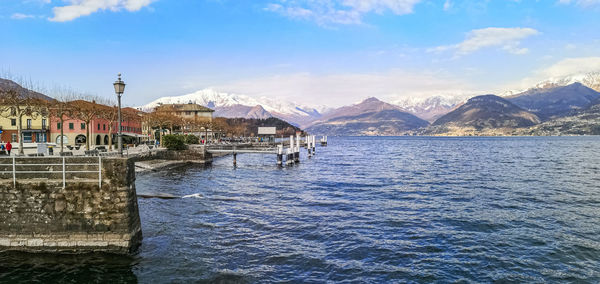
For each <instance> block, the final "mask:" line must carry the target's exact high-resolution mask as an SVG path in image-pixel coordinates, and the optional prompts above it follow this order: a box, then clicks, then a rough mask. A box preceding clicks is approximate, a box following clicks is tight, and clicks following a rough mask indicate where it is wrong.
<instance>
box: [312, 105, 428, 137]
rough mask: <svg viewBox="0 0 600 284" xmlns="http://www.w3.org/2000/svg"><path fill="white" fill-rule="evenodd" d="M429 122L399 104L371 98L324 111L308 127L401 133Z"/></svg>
mask: <svg viewBox="0 0 600 284" xmlns="http://www.w3.org/2000/svg"><path fill="white" fill-rule="evenodd" d="M428 124H429V123H428V122H427V121H425V120H422V119H420V118H418V117H416V116H414V115H412V114H410V113H407V112H405V111H403V110H402V109H400V108H399V107H397V106H394V105H391V104H388V103H385V102H382V101H380V100H378V99H376V98H369V99H366V100H364V101H363V102H361V103H359V104H355V105H351V106H346V107H341V108H339V109H336V110H334V111H331V112H329V113H327V114H325V115H324V116H323V118H321V119H319V120H318V121H315V122H313V123H312V124H311V125H310V126H308V127H307V129H306V130H307V131H308V132H310V133H315V134H322V135H402V134H404V133H405V132H406V131H409V130H414V129H417V128H420V127H425V126H427V125H428Z"/></svg>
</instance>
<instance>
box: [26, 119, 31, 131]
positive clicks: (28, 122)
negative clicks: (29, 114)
mask: <svg viewBox="0 0 600 284" xmlns="http://www.w3.org/2000/svg"><path fill="white" fill-rule="evenodd" d="M27 129H31V119H27Z"/></svg>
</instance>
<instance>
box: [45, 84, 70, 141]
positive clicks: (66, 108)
mask: <svg viewBox="0 0 600 284" xmlns="http://www.w3.org/2000/svg"><path fill="white" fill-rule="evenodd" d="M53 93H54V97H55V100H54V101H52V102H50V104H49V106H48V111H49V113H50V116H51V117H53V118H56V119H58V121H59V122H60V152H61V153H62V152H64V140H65V139H64V138H65V133H64V129H65V120H67V119H69V118H70V117H72V116H73V107H72V106H71V105H70V104H69V101H70V100H72V99H73V98H75V96H76V95H75V92H74V91H72V90H69V89H66V88H56V89H55V90H54V91H53Z"/></svg>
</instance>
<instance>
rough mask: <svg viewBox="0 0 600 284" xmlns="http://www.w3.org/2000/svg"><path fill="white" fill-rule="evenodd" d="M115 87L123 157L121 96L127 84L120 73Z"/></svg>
mask: <svg viewBox="0 0 600 284" xmlns="http://www.w3.org/2000/svg"><path fill="white" fill-rule="evenodd" d="M113 86H115V93H117V101H118V102H119V155H120V156H121V157H123V133H122V132H121V129H122V127H121V122H122V120H121V95H122V94H123V92H124V91H125V82H123V81H121V73H119V79H117V81H115V83H114V84H113Z"/></svg>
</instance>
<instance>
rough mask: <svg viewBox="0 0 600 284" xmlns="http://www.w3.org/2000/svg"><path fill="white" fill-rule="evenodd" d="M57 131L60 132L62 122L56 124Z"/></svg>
mask: <svg viewBox="0 0 600 284" xmlns="http://www.w3.org/2000/svg"><path fill="white" fill-rule="evenodd" d="M56 129H58V130H60V122H57V123H56Z"/></svg>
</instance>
